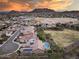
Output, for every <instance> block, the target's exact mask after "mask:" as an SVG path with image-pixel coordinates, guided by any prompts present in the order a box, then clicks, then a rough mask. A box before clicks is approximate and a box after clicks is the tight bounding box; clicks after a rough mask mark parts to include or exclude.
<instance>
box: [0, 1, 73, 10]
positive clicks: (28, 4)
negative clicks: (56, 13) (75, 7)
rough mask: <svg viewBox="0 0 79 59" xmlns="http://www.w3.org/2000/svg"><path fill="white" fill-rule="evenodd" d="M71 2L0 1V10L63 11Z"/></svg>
mask: <svg viewBox="0 0 79 59" xmlns="http://www.w3.org/2000/svg"><path fill="white" fill-rule="evenodd" d="M72 1H73V0H0V10H18V11H21V10H27V11H30V10H32V9H34V8H49V9H54V10H64V9H66V8H67V7H68V6H70V5H71V4H72Z"/></svg>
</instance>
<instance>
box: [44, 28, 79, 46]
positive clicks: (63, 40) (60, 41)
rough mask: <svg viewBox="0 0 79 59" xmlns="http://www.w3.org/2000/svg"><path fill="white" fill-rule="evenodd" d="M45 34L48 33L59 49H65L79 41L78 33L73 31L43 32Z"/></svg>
mask: <svg viewBox="0 0 79 59" xmlns="http://www.w3.org/2000/svg"><path fill="white" fill-rule="evenodd" d="M44 32H45V33H49V34H51V36H52V39H54V42H55V43H56V44H57V45H58V46H59V47H66V46H68V45H70V44H72V43H73V42H74V41H76V40H79V32H78V31H74V30H68V29H65V30H64V31H53V30H45V31H44Z"/></svg>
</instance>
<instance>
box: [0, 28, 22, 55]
mask: <svg viewBox="0 0 79 59" xmlns="http://www.w3.org/2000/svg"><path fill="white" fill-rule="evenodd" d="M20 30H21V28H20V29H18V30H17V31H16V32H15V33H14V34H13V35H12V36H11V37H10V38H9V39H8V40H7V41H6V42H5V43H4V44H3V45H2V46H1V47H0V55H6V54H10V53H13V52H15V51H16V50H17V49H18V48H19V44H18V43H15V42H14V40H15V39H16V38H17V36H19V34H20Z"/></svg>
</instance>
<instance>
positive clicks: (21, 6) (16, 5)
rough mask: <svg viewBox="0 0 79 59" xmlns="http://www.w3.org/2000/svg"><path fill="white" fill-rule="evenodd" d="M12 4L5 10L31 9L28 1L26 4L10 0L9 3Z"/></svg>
mask: <svg viewBox="0 0 79 59" xmlns="http://www.w3.org/2000/svg"><path fill="white" fill-rule="evenodd" d="M9 5H10V6H8V7H7V8H6V9H4V10H17V11H23V10H27V11H29V10H31V9H32V8H31V6H30V5H29V4H28V3H26V4H20V3H14V2H10V3H9Z"/></svg>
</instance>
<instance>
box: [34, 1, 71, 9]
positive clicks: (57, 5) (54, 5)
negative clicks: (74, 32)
mask: <svg viewBox="0 0 79 59" xmlns="http://www.w3.org/2000/svg"><path fill="white" fill-rule="evenodd" d="M71 4H72V1H71V0H51V1H44V2H40V3H39V2H38V3H37V4H36V5H35V7H36V8H48V9H54V10H64V9H66V8H67V7H68V6H70V5H71Z"/></svg>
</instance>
